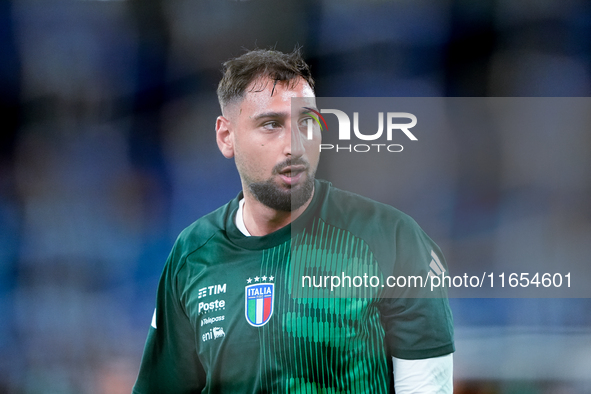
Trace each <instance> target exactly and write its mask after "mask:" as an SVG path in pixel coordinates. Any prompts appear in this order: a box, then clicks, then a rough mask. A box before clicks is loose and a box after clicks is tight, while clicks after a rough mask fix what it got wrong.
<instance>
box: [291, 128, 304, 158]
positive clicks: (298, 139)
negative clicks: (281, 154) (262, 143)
mask: <svg viewBox="0 0 591 394" xmlns="http://www.w3.org/2000/svg"><path fill="white" fill-rule="evenodd" d="M288 135H289V136H290V138H289V141H288V146H287V147H286V149H287V152H286V153H287V154H288V155H291V156H293V157H301V156H303V155H304V153H305V148H304V143H305V141H304V138H305V137H304V135H303V134H302V133H301V132H300V130H299V128H298V127H295V126H294V125H291V124H290V125H289V130H288Z"/></svg>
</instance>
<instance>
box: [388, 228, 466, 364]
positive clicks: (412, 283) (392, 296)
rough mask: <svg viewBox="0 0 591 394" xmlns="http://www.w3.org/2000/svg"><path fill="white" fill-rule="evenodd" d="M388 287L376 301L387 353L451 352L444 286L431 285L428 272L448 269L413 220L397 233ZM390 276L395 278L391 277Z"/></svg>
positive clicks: (422, 356)
mask: <svg viewBox="0 0 591 394" xmlns="http://www.w3.org/2000/svg"><path fill="white" fill-rule="evenodd" d="M394 236H395V241H396V242H395V243H394V245H395V250H393V251H392V253H391V254H392V255H393V256H394V257H393V260H391V262H390V263H391V264H389V265H386V266H389V268H390V272H387V273H386V274H387V275H390V278H389V279H387V280H388V281H387V283H390V284H394V285H395V286H393V287H391V288H388V291H387V292H386V293H385V296H384V298H383V299H382V300H381V301H380V314H381V319H382V323H383V325H384V329H385V332H386V343H387V348H388V352H389V354H390V355H391V356H394V357H397V358H401V359H409V360H416V359H425V358H431V357H438V356H442V355H445V354H449V353H452V352H453V351H454V350H455V347H454V340H453V335H454V332H453V318H452V313H451V309H450V307H449V301H448V299H447V290H446V289H445V288H442V287H438V288H434V289H432V288H431V286H430V280H429V278H430V275H441V274H443V273H445V272H446V271H447V263H446V261H445V258H444V257H443V254H442V253H441V250H440V249H439V247H438V246H437V245H436V244H435V243H434V242H433V241H432V240H431V239H430V238H429V237H428V236H427V235H426V234H425V233H424V231H423V230H422V229H421V228H420V227H419V226H418V225H417V224H416V222H414V221H413V220H412V219H410V218H409V219H408V220H407V221H404V222H403V223H402V225H400V226H398V227H397V229H396V233H395V235H394ZM393 278H394V279H393Z"/></svg>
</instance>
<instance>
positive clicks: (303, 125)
mask: <svg viewBox="0 0 591 394" xmlns="http://www.w3.org/2000/svg"><path fill="white" fill-rule="evenodd" d="M308 125H312V127H314V126H316V124H315V123H314V119H313V118H311V117H309V116H308V117H305V118H302V119H300V122H299V128H300V130H307V129H308Z"/></svg>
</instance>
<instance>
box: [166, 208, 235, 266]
mask: <svg viewBox="0 0 591 394" xmlns="http://www.w3.org/2000/svg"><path fill="white" fill-rule="evenodd" d="M237 206H238V205H237V201H236V199H235V200H232V201H230V202H228V203H227V204H225V205H223V206H221V207H220V208H218V209H216V210H215V211H213V212H210V213H208V214H207V215H205V216H203V217H201V218H199V219H197V220H196V221H195V222H193V223H192V224H190V225H189V226H187V227H186V228H185V229H184V230H183V231H181V233H180V234H179V236H178V237H177V239H176V241H175V243H174V246H173V248H172V251H171V255H170V257H169V264H172V265H173V266H174V268H173V270H174V271H178V270H180V269H181V268H182V266H183V264H184V262H185V260H186V258H187V256H189V255H190V254H192V253H194V252H196V251H197V250H199V249H201V248H202V247H204V246H205V245H206V244H207V243H208V242H209V241H210V240H211V239H212V238H214V237H215V236H216V235H217V234H220V233H225V231H226V223H227V221H228V220H229V217H230V215H231V214H232V212H233V211H234V210H235V209H236V208H237Z"/></svg>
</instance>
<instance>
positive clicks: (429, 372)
mask: <svg viewBox="0 0 591 394" xmlns="http://www.w3.org/2000/svg"><path fill="white" fill-rule="evenodd" d="M392 362H393V366H394V387H395V389H396V394H410V393H413V394H434V393H437V394H451V393H453V354H452V353H450V354H446V355H445V356H440V357H433V358H426V359H423V360H403V359H400V358H396V357H392Z"/></svg>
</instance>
